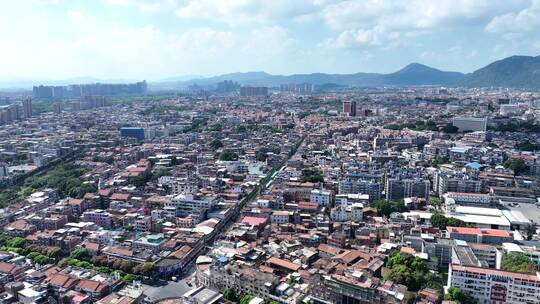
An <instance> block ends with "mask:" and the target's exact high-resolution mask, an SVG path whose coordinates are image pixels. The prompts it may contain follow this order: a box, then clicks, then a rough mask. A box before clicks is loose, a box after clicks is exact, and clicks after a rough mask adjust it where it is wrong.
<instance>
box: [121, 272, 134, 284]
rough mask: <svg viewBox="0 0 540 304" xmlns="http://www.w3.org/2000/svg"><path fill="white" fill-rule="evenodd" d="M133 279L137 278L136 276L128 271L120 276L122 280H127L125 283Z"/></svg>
mask: <svg viewBox="0 0 540 304" xmlns="http://www.w3.org/2000/svg"><path fill="white" fill-rule="evenodd" d="M135 279H137V276H136V275H134V274H131V273H128V274H126V275H124V276H123V277H122V281H124V282H127V283H129V282H133V281H135Z"/></svg>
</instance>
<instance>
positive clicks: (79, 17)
mask: <svg viewBox="0 0 540 304" xmlns="http://www.w3.org/2000/svg"><path fill="white" fill-rule="evenodd" d="M66 15H67V17H68V18H69V19H70V20H72V21H74V22H76V23H81V22H84V21H85V20H86V15H85V14H84V13H83V12H81V11H78V10H74V9H68V11H67V13H66Z"/></svg>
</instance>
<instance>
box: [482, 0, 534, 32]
mask: <svg viewBox="0 0 540 304" xmlns="http://www.w3.org/2000/svg"><path fill="white" fill-rule="evenodd" d="M538 26H540V0H532V2H531V5H530V7H527V8H524V9H522V10H520V11H518V12H510V13H506V14H502V15H498V16H495V17H494V18H493V19H492V20H491V21H490V22H489V23H488V25H487V26H486V31H488V32H494V33H520V32H526V31H531V30H537V29H538ZM507 37H508V38H512V37H511V36H507Z"/></svg>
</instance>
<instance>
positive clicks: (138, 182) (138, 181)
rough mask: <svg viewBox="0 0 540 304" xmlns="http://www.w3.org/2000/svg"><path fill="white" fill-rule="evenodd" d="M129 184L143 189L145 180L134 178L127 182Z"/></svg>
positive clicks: (140, 177) (139, 177) (138, 177)
mask: <svg viewBox="0 0 540 304" xmlns="http://www.w3.org/2000/svg"><path fill="white" fill-rule="evenodd" d="M129 184H130V185H132V186H135V187H137V188H139V187H144V186H145V185H146V178H144V176H135V177H133V178H131V179H130V180H129Z"/></svg>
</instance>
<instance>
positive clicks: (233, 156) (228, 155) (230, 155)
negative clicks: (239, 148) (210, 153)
mask: <svg viewBox="0 0 540 304" xmlns="http://www.w3.org/2000/svg"><path fill="white" fill-rule="evenodd" d="M219 160H223V161H232V160H238V154H237V153H235V152H233V151H230V150H223V151H222V152H221V154H219Z"/></svg>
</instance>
